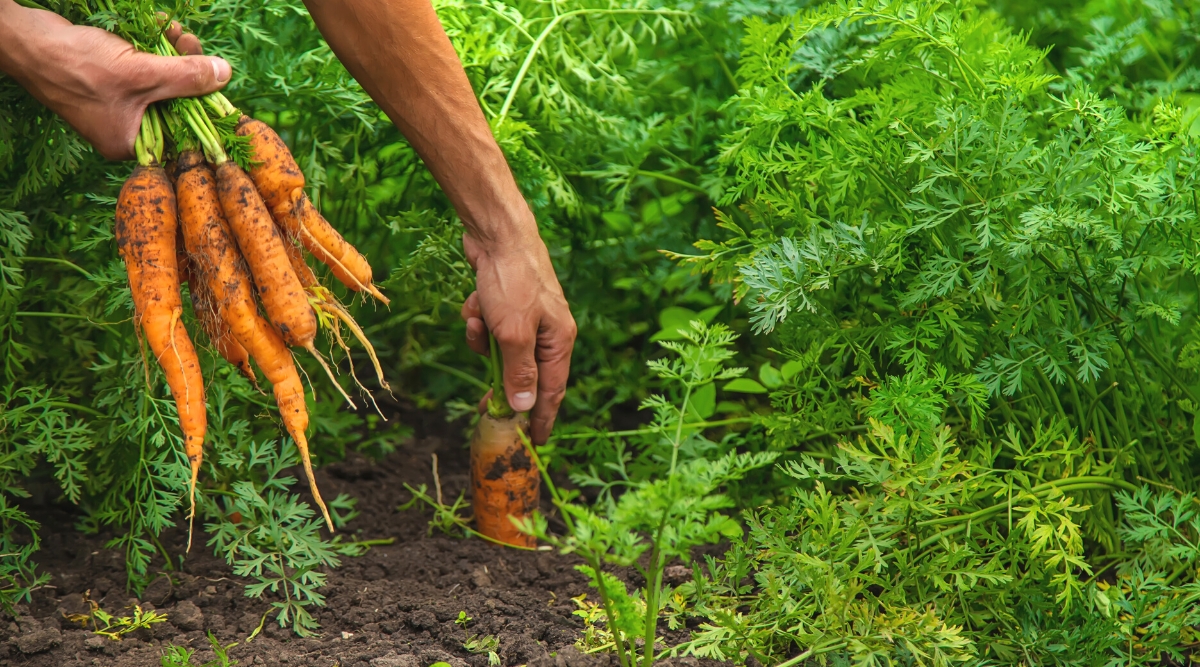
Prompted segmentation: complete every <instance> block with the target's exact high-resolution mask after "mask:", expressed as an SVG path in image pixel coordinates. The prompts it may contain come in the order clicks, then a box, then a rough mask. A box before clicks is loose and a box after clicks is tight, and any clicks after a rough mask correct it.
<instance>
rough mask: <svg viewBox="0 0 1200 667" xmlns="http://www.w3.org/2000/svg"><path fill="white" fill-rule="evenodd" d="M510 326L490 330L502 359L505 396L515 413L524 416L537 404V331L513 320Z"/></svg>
mask: <svg viewBox="0 0 1200 667" xmlns="http://www.w3.org/2000/svg"><path fill="white" fill-rule="evenodd" d="M509 321H510V322H513V324H511V325H504V326H497V327H494V328H493V329H492V335H493V336H495V337H496V344H497V345H498V346H499V347H500V356H501V357H502V358H503V359H504V393H505V395H507V396H508V404H509V405H510V406H512V409H513V410H516V411H517V412H525V411H527V410H529V409H530V408H532V407H533V404H534V403H536V402H537V384H538V367H537V357H536V356H534V352H535V346H536V345H537V330H536V328H535V327H533V326H529V325H528V323H526V322H518V321H516V318H513V319H512V320H509Z"/></svg>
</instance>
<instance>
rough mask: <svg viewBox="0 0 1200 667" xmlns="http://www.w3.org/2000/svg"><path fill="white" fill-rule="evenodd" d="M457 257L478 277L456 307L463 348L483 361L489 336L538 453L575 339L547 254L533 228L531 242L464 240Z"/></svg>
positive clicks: (564, 384) (510, 400) (508, 393)
mask: <svg viewBox="0 0 1200 667" xmlns="http://www.w3.org/2000/svg"><path fill="white" fill-rule="evenodd" d="M527 229H528V228H527ZM463 250H464V251H465V253H466V256H467V261H469V262H470V263H471V266H472V267H474V269H475V272H476V273H475V286H476V291H475V292H472V293H471V295H470V296H469V297H467V300H466V303H464V304H463V307H462V318H463V320H465V321H466V323H467V344H468V345H470V347H471V349H472V350H474V351H475V352H478V353H479V354H483V355H486V354H488V352H489V349H488V347H489V346H488V334H489V332H490V333H491V335H492V336H495V338H496V343H497V345H498V347H499V348H500V353H501V356H502V357H503V359H504V393H505V395H506V396H507V398H508V404H509V405H510V406H511V407H512V409H513V410H516V411H517V412H525V411H526V410H531V413H530V419H529V422H530V434H529V436H530V439H531V440H532V441H533V443H534V444H537V445H540V444H542V443H544V442H546V439H547V438H549V437H550V430H551V429H552V428H553V427H554V418H555V416H556V415H557V414H558V406H559V404H560V403H562V400H563V395H564V394H565V393H566V389H567V376H568V375H569V373H570V370H571V349H572V348H573V347H574V346H575V333H576V327H575V318H573V317H571V310H570V308H569V307H568V306H567V300H566V298H565V297H564V296H563V291H562V287H561V286H559V284H558V277H557V276H556V275H555V274H554V266H553V265H551V263H550V254H549V253H548V252H547V251H546V244H545V243H543V242H542V239H541V238H540V237H539V236H538V235H537V232H536V227H534V228H533V232H532V234H531V235H530V234H528V233H527V234H525V235H524V236H523V237H518V239H516V240H513V241H508V242H504V243H492V244H488V245H485V244H483V243H481V242H479V241H478V240H476V239H475V238H474V237H472V236H471V235H470V234H465V235H463Z"/></svg>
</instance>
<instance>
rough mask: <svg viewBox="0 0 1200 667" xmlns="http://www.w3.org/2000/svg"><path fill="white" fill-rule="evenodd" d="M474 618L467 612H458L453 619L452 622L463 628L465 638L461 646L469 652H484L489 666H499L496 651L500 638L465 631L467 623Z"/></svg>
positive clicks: (498, 657) (498, 656) (498, 655)
mask: <svg viewBox="0 0 1200 667" xmlns="http://www.w3.org/2000/svg"><path fill="white" fill-rule="evenodd" d="M473 620H475V619H473V618H471V617H470V616H467V612H465V611H460V612H458V618H456V619H454V624H455V625H457V626H459V627H461V628H462V629H463V634H464V635H465V639H463V645H462V646H463V648H465V649H467V650H468V651H470V652H471V653H486V654H487V657H488V666H489V667H499V665H500V654H499V653H497V651H498V650H499V648H500V640H499V639H497V638H496V636H495V635H482V636H481V635H473V634H471V633H470V632H467V625H468V624H469V623H470V622H471V621H473Z"/></svg>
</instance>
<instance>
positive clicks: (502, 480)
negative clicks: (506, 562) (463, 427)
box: [471, 413, 541, 547]
mask: <svg viewBox="0 0 1200 667" xmlns="http://www.w3.org/2000/svg"><path fill="white" fill-rule="evenodd" d="M528 430H529V417H528V416H527V415H525V414H524V413H518V414H513V415H510V416H507V417H495V416H492V415H490V414H486V413H485V414H484V415H483V416H482V417H480V418H479V424H478V425H476V427H475V433H474V434H472V436H471V487H472V490H473V494H474V498H473V500H472V504H473V506H474V509H475V528H476V529H477V530H478V531H479V532H480V533H481V534H483V535H484V536H486V537H489V538H491V539H493V540H496V541H498V542H503V543H505V544H512V545H514V546H520V547H533V546H536V545H537V541H536V540H534V538H533V537H532V536H530V535H526V534H525V533H522V532H521V531H519V530H517V527H516V526H515V525H513V522H512V521H511V520H510V519H509V517H510V516H515V517H527V516H530V515H531V514H532V513H533V511H534V510H535V509H537V506H538V489H539V487H540V484H541V477H540V473H539V472H538V469H537V465H536V464H534V462H533V461H532V460H531V459H530V457H529V453H528V452H527V451H526V450H525V443H523V442H522V441H521V436H520V433H521V432H528Z"/></svg>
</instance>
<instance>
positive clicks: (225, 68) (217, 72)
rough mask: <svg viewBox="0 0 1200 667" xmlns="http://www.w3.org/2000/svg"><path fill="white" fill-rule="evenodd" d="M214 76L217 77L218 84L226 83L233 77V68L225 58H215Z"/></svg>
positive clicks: (213, 63)
mask: <svg viewBox="0 0 1200 667" xmlns="http://www.w3.org/2000/svg"><path fill="white" fill-rule="evenodd" d="M212 65H213V75H214V76H216V77H217V83H225V82H226V81H228V80H229V77H231V76H233V68H232V67H230V66H229V63H227V62H225V60H224V59H223V58H213V59H212Z"/></svg>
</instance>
